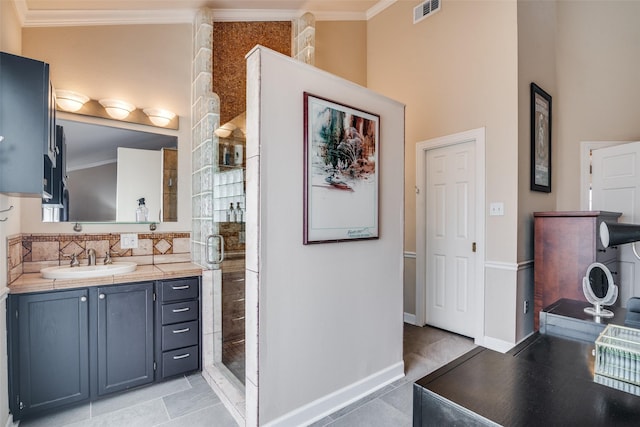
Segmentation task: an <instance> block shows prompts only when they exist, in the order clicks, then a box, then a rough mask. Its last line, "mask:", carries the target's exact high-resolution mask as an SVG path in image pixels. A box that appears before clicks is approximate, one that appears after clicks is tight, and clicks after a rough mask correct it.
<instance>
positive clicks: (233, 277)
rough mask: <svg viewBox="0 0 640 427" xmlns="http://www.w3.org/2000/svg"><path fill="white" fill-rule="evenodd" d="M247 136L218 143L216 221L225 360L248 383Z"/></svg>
mask: <svg viewBox="0 0 640 427" xmlns="http://www.w3.org/2000/svg"><path fill="white" fill-rule="evenodd" d="M245 144H246V142H245V139H244V135H243V134H242V132H240V131H234V132H232V133H230V134H229V136H227V137H225V138H219V139H218V144H217V150H216V151H217V154H218V156H217V171H216V173H215V175H214V181H213V188H214V213H213V216H214V221H215V226H216V228H217V230H218V234H219V236H220V241H221V242H223V243H222V245H223V249H224V259H223V260H222V262H221V264H220V266H221V269H222V289H221V315H222V321H221V326H222V332H221V341H222V342H221V352H222V354H221V362H222V364H223V365H224V366H225V367H226V368H227V369H228V370H229V371H230V372H231V373H232V374H233V375H234V376H235V377H236V378H237V379H238V380H239V381H240V382H241V383H243V384H244V377H245V336H244V331H245V280H244V279H245V213H246V212H245V188H246V187H245V176H246V174H245V160H244V153H245Z"/></svg>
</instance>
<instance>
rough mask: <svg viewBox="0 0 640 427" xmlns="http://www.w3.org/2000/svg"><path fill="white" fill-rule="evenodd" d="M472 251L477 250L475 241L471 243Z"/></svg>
mask: <svg viewBox="0 0 640 427" xmlns="http://www.w3.org/2000/svg"><path fill="white" fill-rule="evenodd" d="M471 251H472V252H475V251H476V242H473V243H472V244H471Z"/></svg>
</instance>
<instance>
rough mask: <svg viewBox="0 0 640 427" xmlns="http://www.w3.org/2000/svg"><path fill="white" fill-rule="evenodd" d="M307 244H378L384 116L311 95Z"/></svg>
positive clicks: (307, 99)
mask: <svg viewBox="0 0 640 427" xmlns="http://www.w3.org/2000/svg"><path fill="white" fill-rule="evenodd" d="M303 103H304V160H303V161H304V177H303V181H304V214H303V216H304V218H303V244H305V245H307V244H313V243H329V242H334V243H335V242H344V241H352V240H370V239H378V238H379V187H380V170H379V165H380V116H379V115H378V114H374V113H370V112H367V111H364V110H362V109H359V108H355V107H351V106H348V105H346V104H342V103H339V102H336V101H332V100H329V99H327V98H323V97H320V96H317V95H313V94H311V93H308V92H304V93H303Z"/></svg>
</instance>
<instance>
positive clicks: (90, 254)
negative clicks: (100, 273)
mask: <svg viewBox="0 0 640 427" xmlns="http://www.w3.org/2000/svg"><path fill="white" fill-rule="evenodd" d="M87 258H88V259H89V265H96V250H95V249H93V248H90V249H87Z"/></svg>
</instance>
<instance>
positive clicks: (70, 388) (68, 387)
mask: <svg viewBox="0 0 640 427" xmlns="http://www.w3.org/2000/svg"><path fill="white" fill-rule="evenodd" d="M174 288H175V289H174ZM176 292H177V293H176ZM199 296H200V278H199V277H191V278H187V279H173V280H169V281H155V282H153V281H147V282H137V283H127V284H121V285H108V286H92V287H86V288H79V289H74V290H67V291H51V292H42V293H29V294H10V295H9V298H8V300H7V301H8V303H7V304H8V307H7V308H8V310H7V320H8V331H9V334H8V342H9V399H10V402H9V407H10V410H11V413H12V414H13V418H14V420H19V419H22V418H24V417H28V416H31V415H38V414H44V413H46V412H49V411H51V410H54V409H56V408H61V407H66V406H68V405H71V404H74V403H80V402H87V401H89V400H95V399H99V398H101V397H103V396H106V395H109V394H111V393H115V392H121V391H125V390H128V389H131V388H135V387H140V386H143V385H146V384H150V383H153V382H156V381H161V380H163V379H165V378H169V377H172V376H175V375H179V374H185V373H188V372H193V371H197V370H200V369H201V366H202V365H201V351H200V328H201V325H200V312H201V305H200V299H199ZM165 336H166V337H167V338H165Z"/></svg>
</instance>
